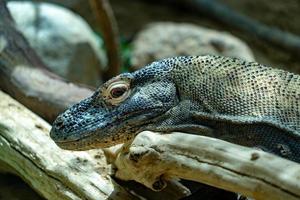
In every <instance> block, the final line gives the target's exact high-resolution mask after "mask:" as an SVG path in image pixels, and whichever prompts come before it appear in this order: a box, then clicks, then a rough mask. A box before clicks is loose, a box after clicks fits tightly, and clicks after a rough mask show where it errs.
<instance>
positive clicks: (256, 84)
mask: <svg viewBox="0 0 300 200" xmlns="http://www.w3.org/2000/svg"><path fill="white" fill-rule="evenodd" d="M165 62H167V63H168V64H171V63H175V64H172V65H173V66H174V69H173V70H172V71H171V74H172V77H173V80H174V81H175V82H176V86H177V87H178V90H179V93H180V96H181V98H189V99H193V100H195V101H196V102H198V104H199V103H201V102H203V103H202V105H206V108H207V109H211V111H212V112H213V114H215V115H220V116H221V115H225V116H227V117H229V118H231V119H237V120H240V119H241V118H243V119H244V120H247V118H248V117H249V119H250V118H257V119H260V120H264V121H266V122H270V123H274V125H276V126H279V127H282V128H286V129H288V130H291V131H293V132H295V134H298V135H300V76H298V75H295V74H293V73H289V72H285V71H282V70H279V69H273V68H270V67H266V66H263V65H260V64H258V63H255V62H244V61H241V60H238V59H232V58H224V57H217V56H206V57H205V58H204V57H198V58H195V57H179V58H177V59H176V58H175V62H174V61H173V60H172V59H170V60H166V61H165Z"/></svg>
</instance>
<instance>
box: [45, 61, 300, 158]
mask: <svg viewBox="0 0 300 200" xmlns="http://www.w3.org/2000/svg"><path fill="white" fill-rule="evenodd" d="M118 80H121V81H123V82H126V83H128V87H129V88H130V94H129V95H128V97H126V99H125V100H124V101H122V102H120V103H118V104H116V105H113V104H112V103H111V102H110V103H109V102H108V101H107V97H105V94H106V92H105V91H107V88H108V86H109V85H110V84H111V83H114V82H116V81H118ZM117 83H118V82H117ZM144 130H150V131H160V132H171V131H182V132H187V133H193V134H202V135H207V136H211V137H216V138H220V139H223V140H226V141H229V142H233V143H236V144H240V145H244V146H250V147H256V148H260V149H263V150H265V151H268V152H272V153H274V154H277V155H279V156H282V157H285V158H287V159H290V160H293V161H296V162H299V163H300V76H299V75H296V74H292V73H289V72H286V71H283V70H279V69H274V68H271V67H266V66H264V65H261V64H258V63H255V62H246V61H242V60H239V59H232V58H226V57H219V56H189V57H175V58H169V59H164V60H161V61H157V62H153V63H151V64H149V65H148V66H145V67H144V68H142V69H141V70H138V71H136V72H133V73H124V74H121V75H119V76H117V77H115V78H113V79H112V80H110V81H108V82H107V83H105V84H104V85H102V86H101V87H100V88H99V89H98V90H97V91H96V92H95V94H94V95H93V96H92V97H90V98H87V99H86V100H83V101H82V102H80V103H78V104H76V105H74V106H73V107H71V108H70V109H68V110H67V111H66V112H65V113H63V114H61V115H60V116H59V117H58V118H57V119H56V121H55V122H54V124H53V128H52V130H51V137H52V138H53V139H54V140H55V141H56V142H57V144H58V145H60V146H61V147H62V148H67V149H73V150H80V149H90V148H98V147H107V146H111V145H114V144H117V143H120V142H126V141H127V140H130V139H131V138H133V137H134V136H135V135H136V134H138V133H139V132H141V131H144Z"/></svg>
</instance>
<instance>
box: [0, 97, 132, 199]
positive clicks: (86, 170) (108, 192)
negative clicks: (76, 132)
mask: <svg viewBox="0 0 300 200" xmlns="http://www.w3.org/2000/svg"><path fill="white" fill-rule="evenodd" d="M45 109H47V108H45ZM49 130H50V126H49V124H47V123H46V122H45V121H44V120H42V119H40V118H39V117H38V116H36V115H35V114H33V113H32V112H30V111H29V110H27V109H26V108H25V107H24V106H22V105H21V104H19V103H18V102H16V101H15V100H13V99H11V98H10V97H9V96H7V95H6V94H4V93H3V92H1V91H0V164H1V163H2V165H1V167H0V170H1V168H2V171H9V172H14V173H15V174H17V175H19V176H20V177H22V178H23V179H24V180H25V181H26V182H27V183H28V184H29V185H31V187H32V188H34V189H35V190H36V191H37V192H38V193H40V194H41V195H42V196H43V197H45V198H46V199H60V200H64V199H72V200H76V199H89V200H101V199H108V198H110V199H122V200H123V199H135V197H134V196H132V195H131V194H129V193H127V192H126V191H125V190H124V189H123V188H122V187H120V186H118V184H115V183H114V182H113V181H112V180H111V178H110V177H109V175H108V171H109V168H108V167H107V165H106V161H105V159H104V155H103V152H102V151H101V150H97V151H88V152H72V151H65V150H62V149H60V148H58V147H57V146H56V145H55V143H54V142H53V141H52V140H51V139H50V137H49V135H48V133H49ZM3 163H4V164H3ZM8 166H9V167H8Z"/></svg>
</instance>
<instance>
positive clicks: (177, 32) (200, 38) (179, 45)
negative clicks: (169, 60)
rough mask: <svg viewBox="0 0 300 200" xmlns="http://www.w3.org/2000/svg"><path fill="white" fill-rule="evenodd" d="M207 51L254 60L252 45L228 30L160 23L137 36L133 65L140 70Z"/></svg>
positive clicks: (185, 24) (151, 25)
mask: <svg viewBox="0 0 300 200" xmlns="http://www.w3.org/2000/svg"><path fill="white" fill-rule="evenodd" d="M205 54H213V55H223V56H229V57H234V58H241V59H244V60H247V61H254V56H253V53H252V51H251V50H250V48H249V47H248V46H247V45H246V44H245V43H244V42H243V41H241V40H240V39H238V38H236V37H234V36H233V35H231V34H229V33H226V32H219V31H215V30H211V29H208V28H204V27H200V26H196V25H193V24H187V23H172V22H157V23H152V24H149V25H148V26H147V27H146V28H145V29H144V30H142V31H141V32H140V33H139V34H138V35H137V37H136V39H135V40H134V42H133V53H132V55H133V56H132V60H131V64H132V66H133V68H134V69H138V68H140V67H142V66H144V65H146V64H148V63H150V62H152V61H154V60H159V59H163V58H166V57H173V56H180V55H205Z"/></svg>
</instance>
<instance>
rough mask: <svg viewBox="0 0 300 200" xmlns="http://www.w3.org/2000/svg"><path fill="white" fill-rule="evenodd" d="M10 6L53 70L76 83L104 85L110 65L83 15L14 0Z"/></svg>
mask: <svg viewBox="0 0 300 200" xmlns="http://www.w3.org/2000/svg"><path fill="white" fill-rule="evenodd" d="M8 7H9V10H10V12H11V13H12V16H13V18H14V20H15V21H16V24H17V28H18V29H19V30H20V31H21V32H22V33H23V35H24V36H25V37H26V39H27V40H28V41H29V43H30V44H31V46H33V48H34V49H35V50H36V51H37V53H38V55H39V56H40V57H41V58H42V60H43V61H44V62H45V63H46V65H47V66H48V67H49V68H50V69H51V70H52V71H54V72H55V73H57V74H59V75H60V76H62V77H64V78H66V79H68V80H70V81H73V82H78V83H84V84H88V85H92V86H97V85H98V84H99V83H101V80H99V77H100V74H101V71H102V70H103V68H104V66H105V65H106V58H105V56H104V52H103V50H101V45H102V41H101V39H100V38H99V37H97V36H96V35H95V34H94V33H93V31H92V29H91V28H90V27H89V25H88V24H87V23H86V22H85V21H84V20H83V19H82V18H81V17H80V16H79V15H77V14H75V13H73V12H71V11H70V10H67V9H65V8H63V7H60V6H57V5H54V4H49V3H36V4H34V3H31V2H26V1H25V2H14V1H11V2H9V3H8Z"/></svg>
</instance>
